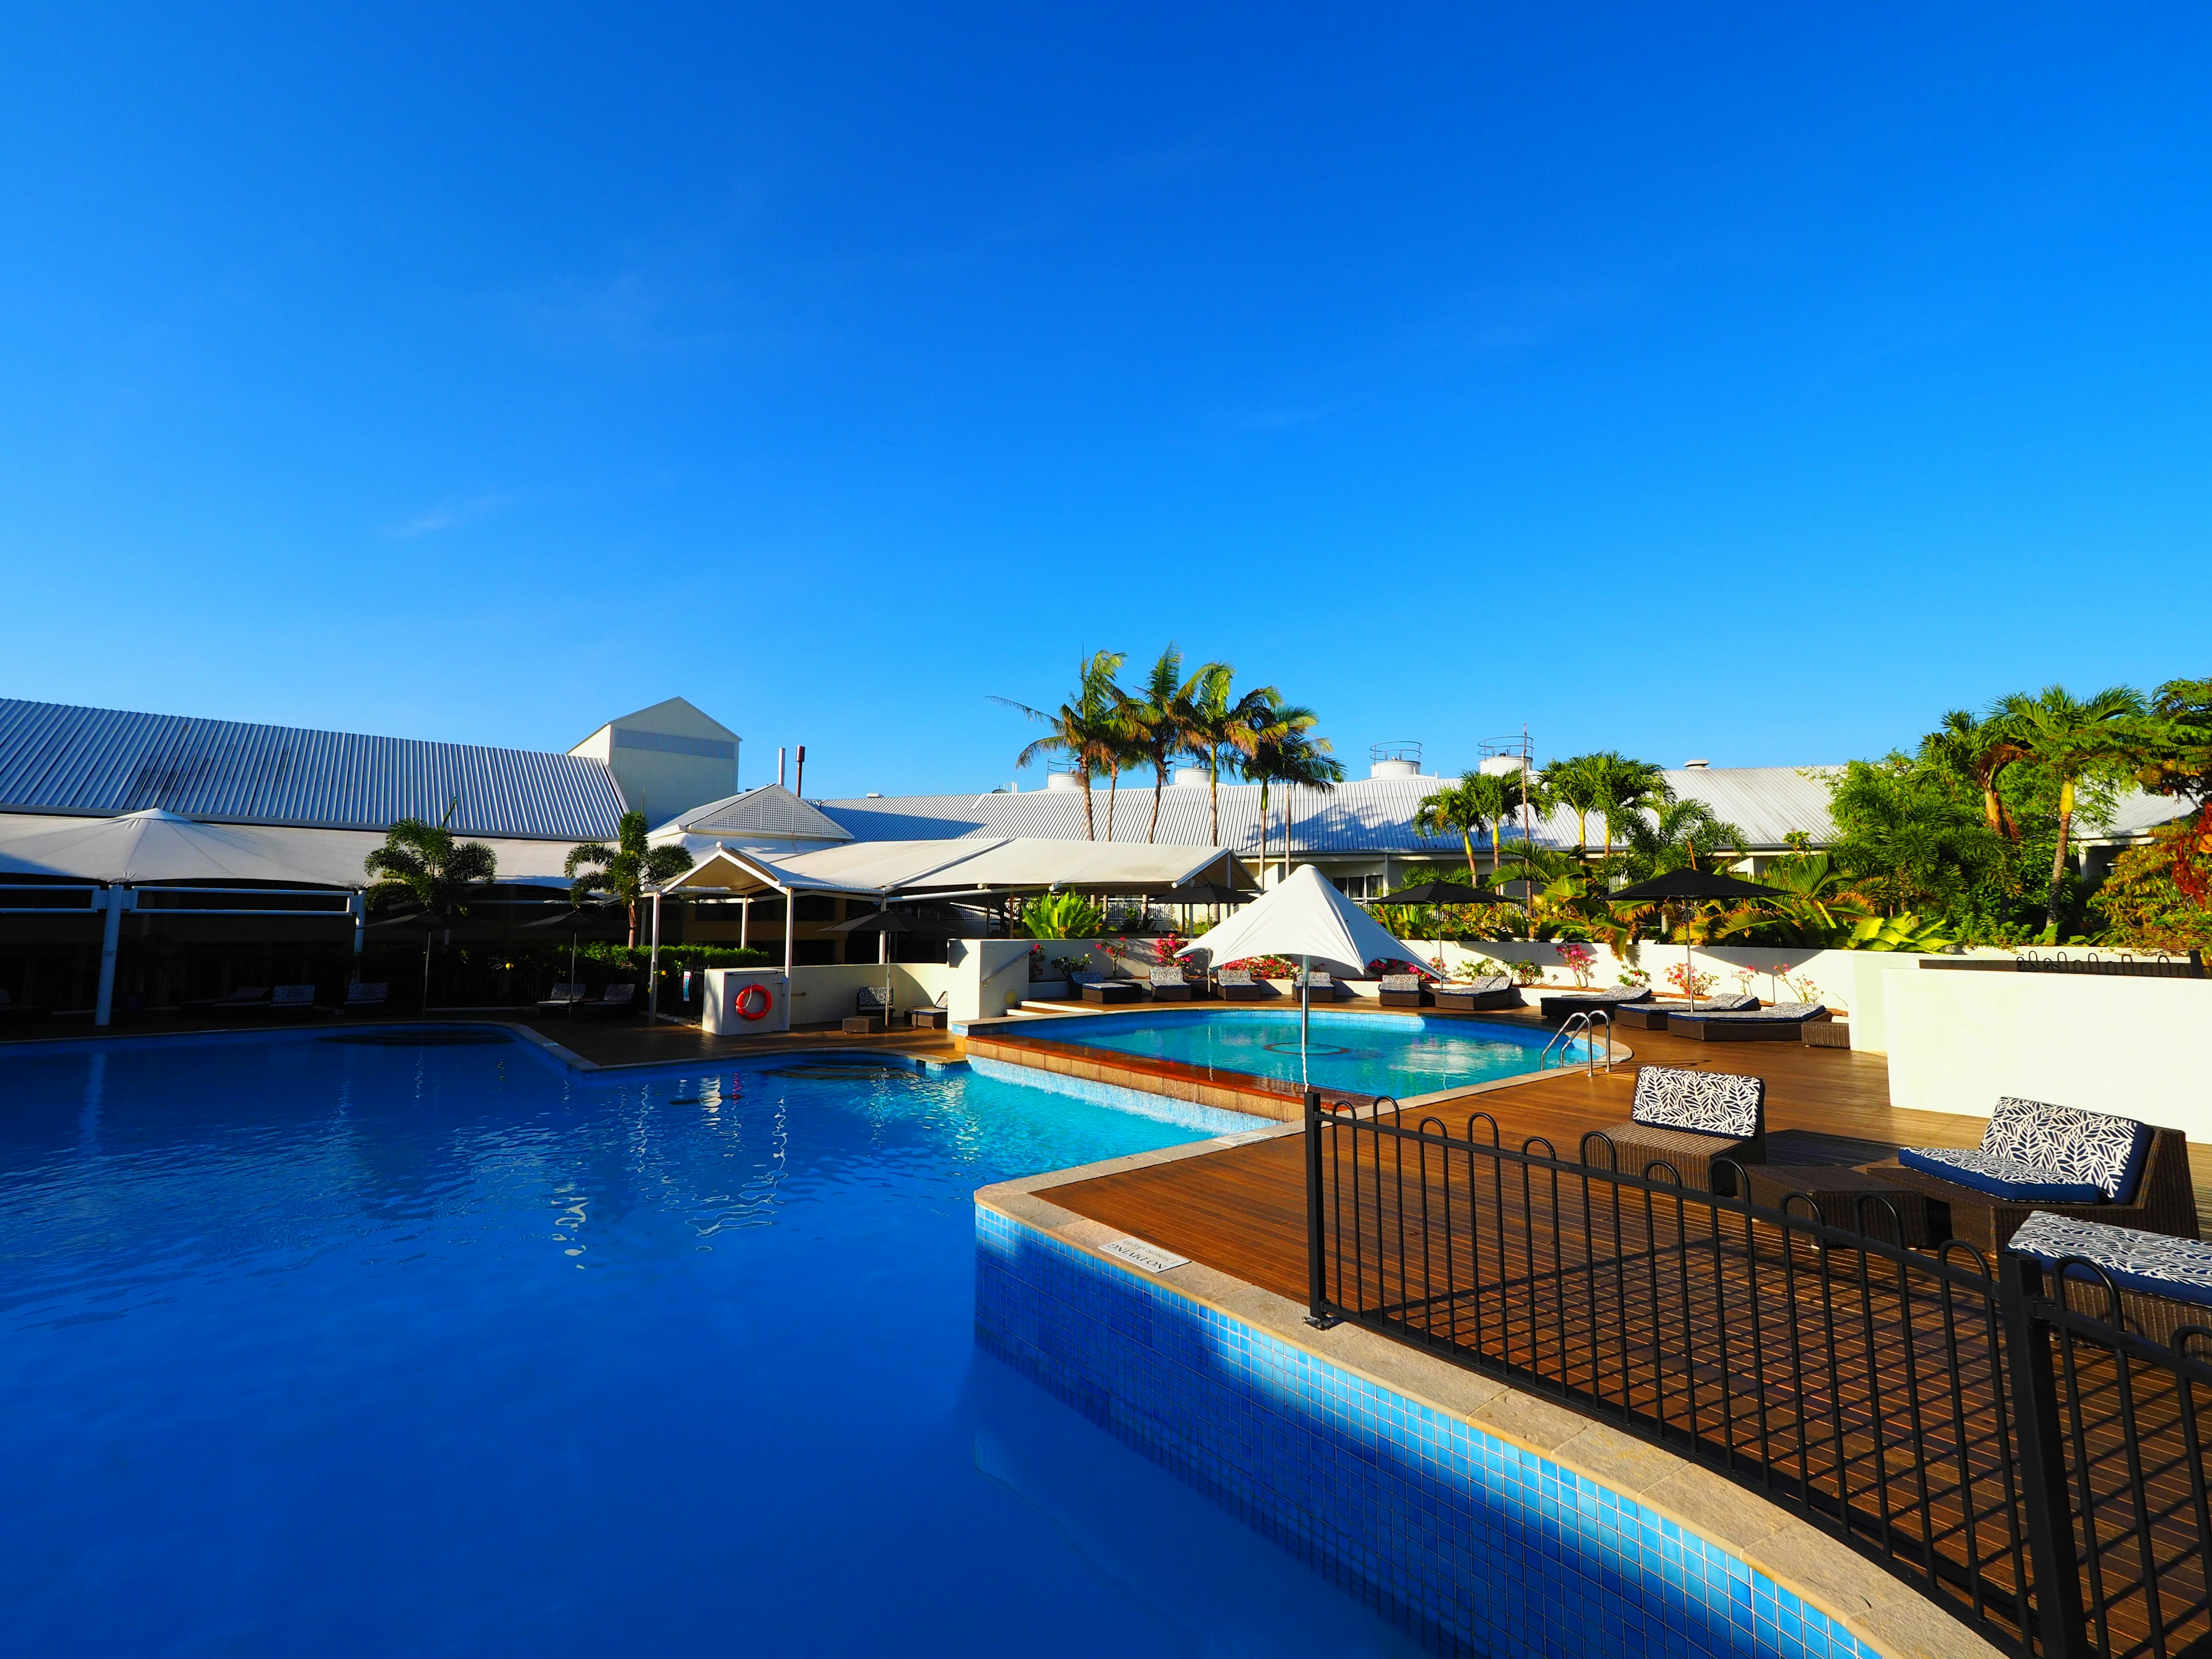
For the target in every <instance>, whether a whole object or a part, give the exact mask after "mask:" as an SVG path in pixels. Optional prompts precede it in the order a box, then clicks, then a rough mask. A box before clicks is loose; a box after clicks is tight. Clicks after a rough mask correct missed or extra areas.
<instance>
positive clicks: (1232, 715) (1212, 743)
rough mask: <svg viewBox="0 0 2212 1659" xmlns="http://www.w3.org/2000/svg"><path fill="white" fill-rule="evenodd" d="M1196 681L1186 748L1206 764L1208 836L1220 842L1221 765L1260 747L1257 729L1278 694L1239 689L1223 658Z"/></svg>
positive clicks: (1264, 689)
mask: <svg viewBox="0 0 2212 1659" xmlns="http://www.w3.org/2000/svg"><path fill="white" fill-rule="evenodd" d="M1194 678H1195V679H1196V680H1197V682H1198V690H1197V695H1196V696H1195V697H1194V699H1193V700H1192V702H1191V706H1190V717H1189V730H1188V733H1187V735H1186V737H1185V739H1184V752H1185V753H1186V754H1188V755H1189V756H1190V757H1191V758H1192V759H1193V760H1195V761H1197V762H1198V763H1200V764H1201V765H1202V766H1204V767H1205V768H1206V814H1207V824H1208V829H1207V834H1208V835H1209V836H1211V837H1212V844H1213V845H1214V846H1216V847H1218V846H1220V845H1221V767H1222V763H1224V762H1225V761H1228V760H1230V759H1231V757H1237V758H1240V759H1249V758H1250V757H1251V756H1252V754H1253V751H1254V750H1256V749H1257V748H1258V747H1259V743H1260V733H1261V732H1262V731H1264V730H1265V729H1266V727H1267V722H1268V721H1269V720H1271V719H1272V718H1273V714H1274V711H1275V710H1276V709H1277V708H1279V707H1281V705H1282V696H1281V694H1280V693H1279V692H1278V691H1277V690H1275V688H1274V687H1273V686H1272V685H1263V686H1261V687H1260V688H1259V689H1258V690H1252V691H1245V692H1242V693H1240V692H1238V691H1237V689H1236V671H1235V670H1234V669H1232V668H1231V666H1230V665H1228V664H1227V663H1225V662H1210V663H1208V664H1206V666H1205V667H1204V668H1202V669H1200V671H1199V672H1198V673H1197V674H1196V675H1195V676H1194Z"/></svg>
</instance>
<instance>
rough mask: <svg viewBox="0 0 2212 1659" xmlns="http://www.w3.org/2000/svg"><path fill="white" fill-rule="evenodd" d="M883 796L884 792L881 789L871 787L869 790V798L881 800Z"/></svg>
mask: <svg viewBox="0 0 2212 1659" xmlns="http://www.w3.org/2000/svg"><path fill="white" fill-rule="evenodd" d="M883 798H884V792H883V791H882V790H880V789H871V790H869V791H868V799H870V800H881V799H883Z"/></svg>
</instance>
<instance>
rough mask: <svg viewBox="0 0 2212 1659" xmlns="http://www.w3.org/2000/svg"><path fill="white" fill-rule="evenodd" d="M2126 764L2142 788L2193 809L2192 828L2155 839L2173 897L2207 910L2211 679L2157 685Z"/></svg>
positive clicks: (2211, 883)
mask: <svg viewBox="0 0 2212 1659" xmlns="http://www.w3.org/2000/svg"><path fill="white" fill-rule="evenodd" d="M2126 760H2127V763H2128V764H2129V765H2130V767H2131V768H2132V769H2134V772H2135V777H2136V782H2137V783H2139V784H2140V785H2142V787H2143V788H2145V789H2147V790H2148V791H2149V792H2150V793H2153V794H2154V795H2168V796H2178V797H2179V798H2180V799H2183V800H2185V801H2187V802H2189V803H2190V805H2191V806H2193V807H2194V808H2195V809H2196V814H2197V821H2196V823H2194V824H2193V825H2192V826H2190V827H2188V828H2187V829H2185V830H2179V831H2177V832H2176V833H2174V834H2172V835H2169V836H2162V837H2161V838H2160V840H2161V844H2162V845H2163V847H2164V848H2165V851H2166V857H2167V876H2168V879H2169V881H2170V882H2171V884H2172V887H2173V890H2174V896H2175V897H2176V898H2178V899H2179V900H2182V901H2184V902H2186V903H2188V904H2190V905H2192V906H2194V907H2196V908H2197V909H2199V910H2203V909H2204V908H2206V907H2207V906H2212V679H2202V680H2168V681H2167V682H2166V684H2164V685H2161V686H2160V687H2159V688H2158V695H2157V696H2156V697H2154V699H2153V700H2152V702H2151V708H2150V718H2149V719H2148V720H2144V721H2141V722H2138V723H2137V729H2136V732H2135V735H2134V737H2133V738H2132V739H2131V740H2130V742H2129V743H2128V744H2127V754H2126ZM2123 856H2124V855H2123ZM2114 873H2115V875H2117V874H2118V867H2117V866H2115V869H2114ZM2107 914H2110V913H2109V912H2108V913H2107Z"/></svg>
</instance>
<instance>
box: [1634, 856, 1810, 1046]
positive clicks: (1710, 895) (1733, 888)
mask: <svg viewBox="0 0 2212 1659" xmlns="http://www.w3.org/2000/svg"><path fill="white" fill-rule="evenodd" d="M1779 892H1780V889H1779V888H1774V887H1762V886H1760V885H1759V884H1758V883H1757V882H1755V881H1745V880H1743V879H1742V878H1740V877H1736V876H1724V875H1723V874H1721V873H1720V872H1718V871H1717V870H1668V871H1666V872H1662V874H1659V875H1656V876H1654V877H1652V878H1651V879H1650V880H1649V881H1639V882H1638V883H1637V884H1635V885H1634V886H1633V887H1624V888H1622V889H1621V890H1620V891H1619V892H1617V893H1609V894H1607V898H1608V899H1610V900H1611V901H1612V902H1613V903H1615V904H1643V903H1654V902H1656V903H1664V902H1666V901H1667V900H1668V899H1674V900H1678V901H1680V902H1681V903H1682V904H1683V906H1684V907H1685V914H1684V915H1683V918H1682V988H1683V989H1684V990H1685V991H1687V992H1688V993H1689V994H1690V1008H1691V1011H1692V1012H1696V1010H1697V1006H1698V978H1697V975H1695V974H1694V973H1692V971H1691V969H1690V921H1689V916H1688V915H1687V906H1688V904H1689V902H1690V901H1692V900H1693V899H1732V898H1771V897H1773V896H1776V895H1777V894H1778V893H1779Z"/></svg>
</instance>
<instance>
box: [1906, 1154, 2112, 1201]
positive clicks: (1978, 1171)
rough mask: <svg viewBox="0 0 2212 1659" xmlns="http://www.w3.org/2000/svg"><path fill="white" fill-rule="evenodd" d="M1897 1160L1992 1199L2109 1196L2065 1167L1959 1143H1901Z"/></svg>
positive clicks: (2097, 1199)
mask: <svg viewBox="0 0 2212 1659" xmlns="http://www.w3.org/2000/svg"><path fill="white" fill-rule="evenodd" d="M1897 1161H1898V1162H1899V1164H1904V1165H1905V1167H1906V1168H1907V1169H1911V1170H1926V1171H1927V1172H1928V1173H1929V1175H1932V1176H1942V1178H1943V1179H1944V1180H1946V1181H1954V1182H1957V1183H1958V1184H1959V1185H1960V1186H1961V1187H1972V1188H1973V1189H1974V1190H1975V1191H1976V1192H1978V1193H1987V1194H1990V1196H1991V1197H1992V1198H2009V1199H2015V1200H2033V1199H2041V1200H2044V1201H2045V1203H2050V1204H2095V1203H2099V1202H2101V1201H2102V1200H2103V1199H2104V1196H2105V1194H2104V1193H2103V1191H2102V1189H2100V1188H2097V1187H2095V1186H2093V1185H2092V1184H2091V1183H2089V1182H2086V1181H2083V1180H2081V1179H2079V1178H2078V1177H2076V1176H2071V1175H2069V1174H2068V1173H2067V1172H2066V1171H2064V1170H2048V1169H2045V1168H2044V1167H2043V1166H2042V1165H2041V1164H2030V1163H2027V1161H2026V1160H2024V1159H2021V1158H2007V1157H2006V1156H2005V1155H2004V1154H2003V1153H2002V1152H1972V1151H1962V1150H1960V1148H1958V1147H1955V1146H1900V1147H1899V1148H1898V1149H1897Z"/></svg>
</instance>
